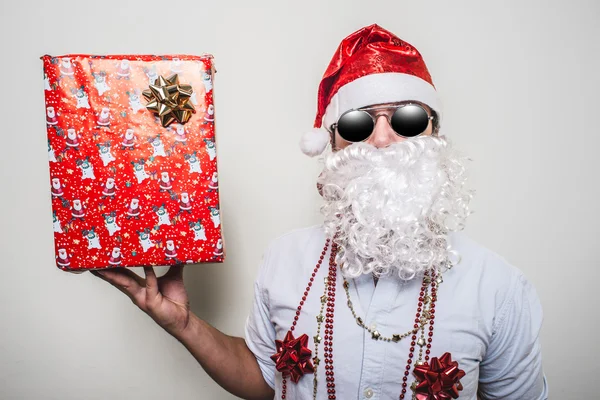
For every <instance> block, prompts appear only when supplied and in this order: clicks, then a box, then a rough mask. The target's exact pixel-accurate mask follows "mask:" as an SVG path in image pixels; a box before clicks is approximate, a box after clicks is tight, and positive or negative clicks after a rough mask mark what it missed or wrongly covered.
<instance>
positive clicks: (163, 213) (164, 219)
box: [152, 203, 171, 226]
mask: <svg viewBox="0 0 600 400" xmlns="http://www.w3.org/2000/svg"><path fill="white" fill-rule="evenodd" d="M152 211H154V212H155V213H156V216H157V217H158V222H157V223H156V224H157V225H158V226H160V225H171V219H170V218H169V212H168V211H167V209H166V208H165V203H163V204H162V205H161V206H160V207H157V206H152Z"/></svg>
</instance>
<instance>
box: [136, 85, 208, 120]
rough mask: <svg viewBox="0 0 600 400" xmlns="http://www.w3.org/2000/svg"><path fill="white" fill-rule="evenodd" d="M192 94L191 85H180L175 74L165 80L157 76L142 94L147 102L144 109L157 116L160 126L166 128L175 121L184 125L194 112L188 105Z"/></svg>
mask: <svg viewBox="0 0 600 400" xmlns="http://www.w3.org/2000/svg"><path fill="white" fill-rule="evenodd" d="M193 92H194V91H193V90H192V86H191V85H186V84H180V83H179V77H178V76H177V74H173V75H171V76H169V77H168V78H166V79H165V78H163V76H162V75H161V76H159V77H158V79H157V80H156V81H155V82H154V85H150V88H149V89H146V90H144V91H143V92H142V94H143V95H144V98H145V99H146V100H148V101H149V103H148V104H146V108H147V109H148V110H150V111H152V112H154V113H156V114H158V116H159V117H160V122H161V124H162V126H163V127H167V126H169V124H170V123H171V122H173V121H175V120H177V122H179V123H180V124H185V123H186V122H187V121H188V120H189V119H190V117H191V116H192V113H193V112H196V110H195V109H194V106H193V104H192V103H190V97H191V96H192V93H193Z"/></svg>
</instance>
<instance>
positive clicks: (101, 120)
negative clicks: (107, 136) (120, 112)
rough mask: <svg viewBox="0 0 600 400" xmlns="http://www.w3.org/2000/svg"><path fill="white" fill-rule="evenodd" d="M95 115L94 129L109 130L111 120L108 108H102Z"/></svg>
mask: <svg viewBox="0 0 600 400" xmlns="http://www.w3.org/2000/svg"><path fill="white" fill-rule="evenodd" d="M96 115H97V116H98V120H97V121H96V128H110V120H111V119H112V115H110V108H108V107H102V111H100V113H97V114H96Z"/></svg>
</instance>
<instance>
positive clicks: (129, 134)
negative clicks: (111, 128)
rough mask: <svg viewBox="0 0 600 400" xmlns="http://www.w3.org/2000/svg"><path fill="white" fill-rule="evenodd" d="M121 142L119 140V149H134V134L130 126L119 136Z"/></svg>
mask: <svg viewBox="0 0 600 400" xmlns="http://www.w3.org/2000/svg"><path fill="white" fill-rule="evenodd" d="M121 137H122V138H123V142H121V150H134V149H135V138H136V137H135V134H134V131H133V129H132V128H129V129H127V130H126V131H125V133H124V134H123V135H122V136H121Z"/></svg>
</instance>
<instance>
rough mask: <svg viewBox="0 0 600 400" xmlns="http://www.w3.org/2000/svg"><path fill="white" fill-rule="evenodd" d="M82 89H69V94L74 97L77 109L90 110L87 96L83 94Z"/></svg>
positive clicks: (82, 87) (81, 87)
mask: <svg viewBox="0 0 600 400" xmlns="http://www.w3.org/2000/svg"><path fill="white" fill-rule="evenodd" d="M84 88H85V87H84V86H80V87H79V89H71V93H72V94H73V95H74V96H75V99H76V100H77V108H90V103H89V101H88V95H87V93H86V92H85V90H84Z"/></svg>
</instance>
